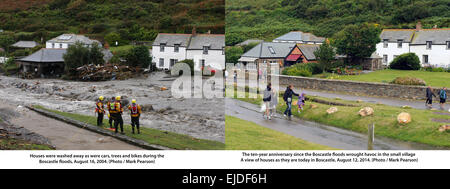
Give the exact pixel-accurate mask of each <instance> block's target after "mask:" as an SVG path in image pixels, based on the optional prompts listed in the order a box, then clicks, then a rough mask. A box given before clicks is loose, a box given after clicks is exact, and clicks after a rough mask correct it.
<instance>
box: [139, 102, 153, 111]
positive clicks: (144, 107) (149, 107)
mask: <svg viewBox="0 0 450 189" xmlns="http://www.w3.org/2000/svg"><path fill="white" fill-rule="evenodd" d="M141 110H142V111H143V112H149V111H153V110H154V109H153V105H151V104H144V105H142V106H141Z"/></svg>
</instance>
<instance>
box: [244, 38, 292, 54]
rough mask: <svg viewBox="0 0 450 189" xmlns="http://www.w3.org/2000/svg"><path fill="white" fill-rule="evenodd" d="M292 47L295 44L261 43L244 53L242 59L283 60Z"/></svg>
mask: <svg viewBox="0 0 450 189" xmlns="http://www.w3.org/2000/svg"><path fill="white" fill-rule="evenodd" d="M294 46H295V43H276V42H263V43H260V44H259V45H256V46H255V47H253V48H252V49H250V50H249V51H247V52H246V53H244V54H243V55H242V57H254V58H285V57H286V56H287V55H288V54H289V53H290V52H291V50H292V48H294ZM269 47H272V48H273V50H274V51H275V54H272V53H271V52H270V50H269Z"/></svg>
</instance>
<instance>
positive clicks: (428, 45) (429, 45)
mask: <svg viewBox="0 0 450 189" xmlns="http://www.w3.org/2000/svg"><path fill="white" fill-rule="evenodd" d="M431 44H432V43H431V41H427V49H431Z"/></svg>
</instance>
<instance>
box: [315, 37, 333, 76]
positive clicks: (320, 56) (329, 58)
mask: <svg viewBox="0 0 450 189" xmlns="http://www.w3.org/2000/svg"><path fill="white" fill-rule="evenodd" d="M314 55H315V56H316V59H317V61H318V62H319V65H320V67H321V68H322V70H323V71H324V72H325V71H326V70H330V69H331V68H332V66H333V62H334V60H335V56H336V53H335V52H334V48H333V47H332V46H331V45H330V44H329V43H327V42H325V43H323V44H322V45H320V47H319V49H317V50H316V51H315V52H314Z"/></svg>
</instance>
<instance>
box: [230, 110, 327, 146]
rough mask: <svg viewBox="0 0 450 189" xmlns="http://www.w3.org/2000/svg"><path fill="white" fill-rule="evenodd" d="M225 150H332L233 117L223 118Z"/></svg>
mask: <svg viewBox="0 0 450 189" xmlns="http://www.w3.org/2000/svg"><path fill="white" fill-rule="evenodd" d="M225 149H226V150H333V148H331V147H328V146H323V145H320V144H314V143H311V142H308V141H304V140H302V139H299V138H296V137H293V136H291V135H288V134H284V133H281V132H278V131H275V130H272V129H268V128H265V127H263V126H260V125H257V124H256V123H253V122H250V121H245V120H242V119H239V118H236V117H233V116H225Z"/></svg>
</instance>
